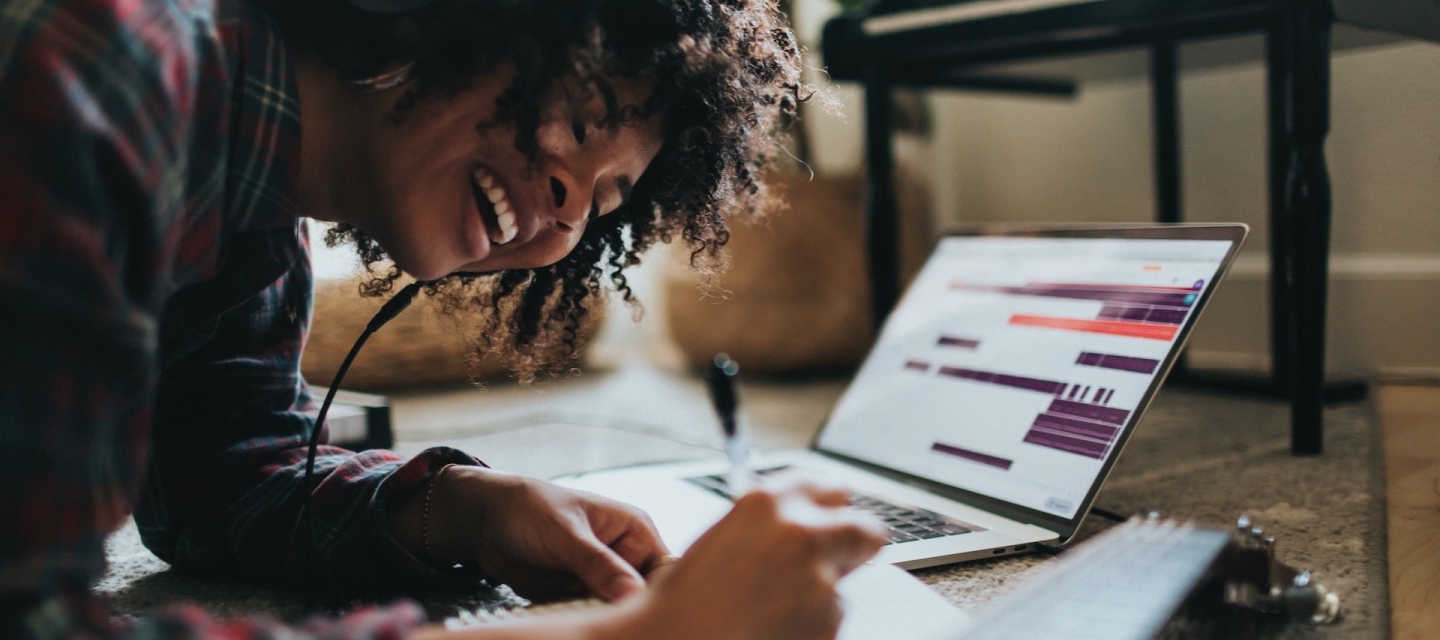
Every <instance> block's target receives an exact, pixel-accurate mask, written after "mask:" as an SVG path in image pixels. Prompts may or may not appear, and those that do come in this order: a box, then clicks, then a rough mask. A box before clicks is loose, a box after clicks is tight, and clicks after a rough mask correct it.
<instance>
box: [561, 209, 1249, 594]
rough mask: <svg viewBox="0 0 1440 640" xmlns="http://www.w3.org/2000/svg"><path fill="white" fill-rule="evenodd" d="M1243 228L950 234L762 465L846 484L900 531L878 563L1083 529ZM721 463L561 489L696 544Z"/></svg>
mask: <svg viewBox="0 0 1440 640" xmlns="http://www.w3.org/2000/svg"><path fill="white" fill-rule="evenodd" d="M1247 232H1248V229H1247V228H1246V227H1245V226H1244V225H1166V226H1146V227H1087V228H1079V229H1076V228H1067V229H1058V228H1004V229H996V228H990V229H978V230H973V231H968V232H961V233H955V234H950V235H947V236H946V237H944V238H942V239H941V240H940V242H939V244H938V245H937V246H936V248H935V250H934V252H933V253H932V254H931V256H930V258H929V260H928V261H927V262H926V263H925V266H924V268H923V269H922V270H921V272H920V274H919V275H918V276H917V277H916V279H915V281H914V282H913V283H912V284H911V285H910V287H909V289H908V290H907V291H906V293H905V296H904V298H903V299H902V300H901V301H900V303H899V304H898V305H897V306H896V308H895V310H894V312H893V313H892V314H891V315H890V317H889V319H888V320H887V321H886V322H885V325H884V327H883V328H882V330H881V332H880V337H879V340H877V342H876V344H875V346H874V347H873V348H872V349H871V351H870V354H869V355H868V356H867V358H866V360H865V363H864V364H863V365H862V366H861V368H860V371H859V372H858V373H857V374H856V376H855V378H854V380H853V381H852V382H851V384H850V386H849V387H848V388H847V389H846V391H845V393H844V395H843V396H842V397H841V399H840V401H839V403H838V404H837V405H836V406H835V408H834V409H833V410H832V412H831V413H830V416H829V417H828V418H827V420H826V422H825V424H824V426H823V427H822V428H821V430H820V432H819V434H818V435H817V436H816V438H815V441H814V443H813V444H812V445H811V447H810V448H809V449H804V450H785V451H774V452H766V453H761V454H757V455H756V456H755V460H754V465H755V468H756V469H757V470H759V471H760V473H762V474H763V473H770V472H775V471H778V470H783V469H803V470H805V471H807V472H809V473H820V474H823V475H826V476H830V477H833V478H834V479H836V480H838V481H840V482H843V483H845V484H846V485H847V486H849V487H850V488H851V489H852V490H853V497H852V504H853V505H854V506H853V508H856V509H862V510H866V511H870V512H873V513H875V514H876V516H877V517H879V518H881V519H882V520H883V521H884V522H885V523H886V524H887V525H888V526H889V527H890V529H891V534H890V535H891V539H890V540H891V541H890V544H888V545H886V546H885V547H884V548H883V549H882V550H881V551H880V554H879V556H878V558H877V560H879V561H883V562H889V563H893V564H896V565H899V566H900V567H903V568H906V569H914V568H919V567H927V566H933V565H938V564H946V563H951V562H959V561H963V560H972V559H977V558H988V557H992V556H1000V555H1008V554H1013V553H1022V552H1025V551H1027V550H1029V549H1031V548H1033V547H1034V545H1036V544H1037V543H1045V542H1056V541H1060V542H1066V541H1069V540H1070V538H1072V537H1073V536H1074V535H1075V533H1076V531H1077V530H1078V529H1079V527H1080V523H1081V521H1082V520H1083V519H1084V518H1085V515H1086V513H1088V512H1089V510H1090V506H1091V503H1092V502H1093V501H1094V499H1095V495H1096V493H1097V492H1098V491H1099V490H1100V486H1101V484H1103V483H1104V481H1105V478H1106V476H1107V475H1108V474H1109V472H1110V469H1111V468H1112V467H1113V466H1114V464H1115V460H1116V458H1117V457H1118V456H1119V455H1120V451H1121V449H1122V448H1123V447H1124V446H1125V442H1126V440H1127V439H1128V438H1129V436H1130V433H1131V432H1132V431H1133V430H1134V429H1135V426H1136V424H1137V423H1138V422H1139V421H1140V417H1141V415H1142V414H1143V412H1144V410H1145V408H1146V406H1147V405H1148V404H1149V402H1150V400H1151V398H1153V397H1154V395H1155V392H1156V390H1158V389H1159V387H1160V383H1161V382H1162V381H1163V380H1164V378H1165V374H1166V373H1167V372H1168V371H1169V369H1170V366H1171V365H1172V363H1173V362H1174V361H1175V358H1176V355H1177V354H1178V353H1179V351H1180V348H1181V346H1182V345H1183V344H1184V343H1185V339H1186V337H1187V336H1188V335H1189V333H1190V330H1191V328H1192V327H1194V326H1195V322H1196V319H1197V318H1198V317H1199V315H1200V312H1201V311H1202V310H1203V309H1204V307H1205V304H1206V303H1207V302H1208V301H1209V299H1210V296H1211V294H1212V293H1213V292H1214V291H1215V286H1216V284H1218V282H1219V280H1220V279H1221V278H1222V277H1223V276H1224V275H1225V272H1226V271H1227V270H1228V269H1229V267H1230V265H1231V263H1232V262H1233V261H1234V259H1235V255H1236V252H1237V251H1238V250H1239V247H1240V244H1241V243H1242V242H1243V241H1244V238H1245V235H1246V233H1247ZM742 366H743V363H742ZM742 406H743V405H742ZM725 471H726V462H725V460H723V459H715V460H701V461H693V462H683V463H666V464H656V465H646V466H639V467H631V468H624V469H614V470H608V471H600V472H593V473H587V474H582V475H578V476H570V477H566V478H561V479H560V480H559V482H561V483H562V484H565V485H568V486H573V487H577V488H581V489H585V490H589V491H594V492H596V493H600V494H602V495H607V496H610V497H613V498H616V499H619V500H622V501H625V502H629V503H632V504H635V505H637V506H639V507H641V508H643V509H645V510H646V511H647V512H648V513H649V514H650V516H651V518H653V519H654V521H655V524H656V527H657V528H658V529H659V531H660V535H661V537H662V538H663V539H664V540H665V542H666V544H667V545H669V546H670V547H671V549H672V550H674V551H676V552H683V551H684V550H685V549H686V548H687V547H688V546H689V545H690V544H691V543H692V542H693V541H694V540H695V539H696V538H698V537H699V536H700V534H701V533H703V532H704V531H705V530H706V529H707V528H709V527H710V525H712V524H713V523H714V522H715V521H716V520H718V519H719V518H720V517H721V516H723V515H724V514H725V512H726V511H727V510H728V509H729V506H730V501H729V497H728V495H727V494H726V492H725V488H726V487H725V481H724V478H725Z"/></svg>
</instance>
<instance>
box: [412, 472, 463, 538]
mask: <svg viewBox="0 0 1440 640" xmlns="http://www.w3.org/2000/svg"><path fill="white" fill-rule="evenodd" d="M453 466H455V465H454V464H447V465H445V466H443V467H440V470H439V471H436V472H435V475H434V477H432V478H430V484H429V485H427V486H426V487H425V506H424V507H423V508H421V510H420V542H421V543H423V544H424V545H425V555H426V556H427V557H430V558H434V557H435V552H434V551H431V550H430V498H431V497H433V496H434V495H435V485H436V484H439V482H440V476H442V475H445V472H446V471H448V470H449V469H450V467H453Z"/></svg>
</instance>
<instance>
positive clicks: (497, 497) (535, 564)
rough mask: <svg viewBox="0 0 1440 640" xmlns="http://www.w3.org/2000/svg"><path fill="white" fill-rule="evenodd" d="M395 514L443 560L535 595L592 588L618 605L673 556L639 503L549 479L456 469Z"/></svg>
mask: <svg viewBox="0 0 1440 640" xmlns="http://www.w3.org/2000/svg"><path fill="white" fill-rule="evenodd" d="M431 482H433V483H435V486H434V488H433V490H432V491H433V493H432V494H431V496H430V500H431V504H430V508H429V522H428V523H422V522H421V520H423V519H424V518H425V513H424V512H425V509H424V499H425V497H424V495H423V493H424V492H416V493H417V494H420V495H416V496H413V497H412V498H411V499H410V500H408V501H406V502H405V503H402V504H401V505H400V506H399V507H398V508H397V509H396V511H395V512H394V514H393V515H392V522H393V523H394V525H395V528H396V531H397V532H398V534H399V535H400V539H401V540H402V541H403V542H405V543H406V544H407V545H409V546H410V548H411V549H414V550H416V552H417V555H421V556H424V551H423V549H424V546H425V545H424V540H423V539H424V537H425V535H424V533H423V531H424V529H425V528H428V532H429V533H428V537H429V548H430V552H431V553H430V555H431V557H429V558H427V559H428V560H430V561H432V562H435V561H449V562H454V561H462V560H469V561H474V562H476V563H478V564H479V566H480V567H481V568H482V569H484V570H485V572H486V573H487V574H488V575H489V576H490V577H492V578H494V579H496V580H499V581H501V582H503V583H505V584H507V585H510V587H511V588H513V589H514V590H515V591H516V593H519V594H520V595H522V596H524V597H527V598H531V599H540V600H545V599H552V598H557V597H565V596H572V597H573V596H578V595H585V594H586V593H594V594H596V595H598V596H600V597H602V598H604V599H606V600H610V601H615V600H619V599H621V598H624V597H625V596H627V595H630V594H632V593H635V592H637V591H640V590H643V589H644V587H645V580H644V578H643V577H642V576H643V575H644V574H647V573H649V572H650V571H651V570H652V569H654V568H657V567H659V566H660V565H661V564H663V563H664V562H665V560H666V559H668V558H669V557H670V556H669V552H668V551H667V550H666V548H665V545H664V543H662V542H660V537H659V535H657V534H656V532H655V526H654V525H653V524H652V523H651V522H650V519H649V517H648V516H646V515H645V514H644V512H642V511H640V510H639V509H637V508H635V507H632V506H630V505H627V504H623V503H620V502H616V501H614V500H610V499H608V498H604V497H602V496H598V495H595V494H592V493H587V492H584V491H577V490H574V489H568V488H565V487H561V486H559V485H555V484H553V483H550V482H545V481H543V480H537V479H534V478H526V477H524V476H517V475H513V474H508V473H502V472H499V471H494V470H491V469H484V468H480V467H464V466H452V467H449V468H448V469H447V470H446V471H445V472H444V473H441V474H439V475H437V476H436V477H435V478H432V479H431Z"/></svg>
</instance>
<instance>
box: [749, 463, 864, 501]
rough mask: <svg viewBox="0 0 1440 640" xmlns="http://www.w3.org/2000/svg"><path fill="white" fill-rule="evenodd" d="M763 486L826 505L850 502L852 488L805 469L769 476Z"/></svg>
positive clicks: (774, 491)
mask: <svg viewBox="0 0 1440 640" xmlns="http://www.w3.org/2000/svg"><path fill="white" fill-rule="evenodd" d="M762 487H763V488H764V489H765V490H767V491H770V492H771V493H775V494H780V495H785V494H798V495H803V496H806V497H808V498H809V499H810V500H812V501H814V502H815V503H816V504H819V505H822V506H826V507H844V506H847V505H849V504H850V490H849V488H847V487H846V486H845V485H842V484H840V483H838V482H835V481H834V480H831V479H829V478H826V477H824V476H821V475H819V474H815V473H812V472H808V471H805V470H798V469H797V470H790V471H785V472H784V473H777V474H774V475H771V476H767V477H765V478H764V479H763V481H762Z"/></svg>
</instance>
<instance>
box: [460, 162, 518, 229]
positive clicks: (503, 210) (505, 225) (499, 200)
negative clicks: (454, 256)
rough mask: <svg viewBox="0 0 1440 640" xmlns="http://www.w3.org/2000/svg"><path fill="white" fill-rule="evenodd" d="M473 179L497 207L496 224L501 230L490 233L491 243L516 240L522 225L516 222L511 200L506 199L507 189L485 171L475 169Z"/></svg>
mask: <svg viewBox="0 0 1440 640" xmlns="http://www.w3.org/2000/svg"><path fill="white" fill-rule="evenodd" d="M471 177H472V179H474V180H475V184H477V185H480V188H481V189H482V190H484V191H485V198H486V199H487V200H489V201H490V204H491V205H494V207H495V222H496V226H497V227H499V228H498V229H495V230H492V231H490V241H491V242H493V243H495V244H505V243H507V242H509V241H511V240H514V239H515V235H516V234H517V233H519V232H520V225H519V224H517V223H516V221H515V211H514V208H513V207H512V206H511V204H510V200H509V199H508V198H506V197H505V189H503V188H501V187H500V185H499V184H496V182H495V177H494V176H492V175H490V172H488V171H486V170H484V169H480V168H477V169H475V171H474V172H473V173H472V174H471Z"/></svg>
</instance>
